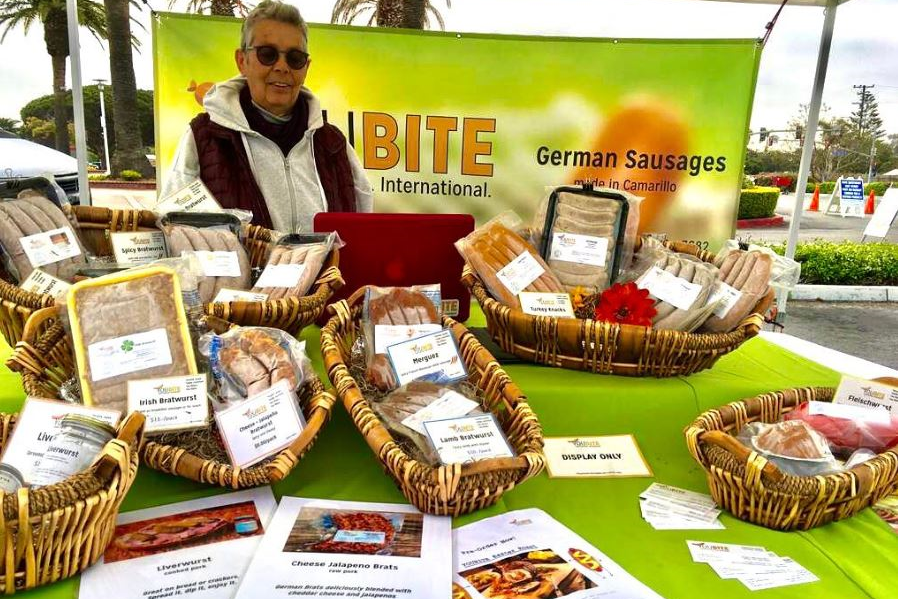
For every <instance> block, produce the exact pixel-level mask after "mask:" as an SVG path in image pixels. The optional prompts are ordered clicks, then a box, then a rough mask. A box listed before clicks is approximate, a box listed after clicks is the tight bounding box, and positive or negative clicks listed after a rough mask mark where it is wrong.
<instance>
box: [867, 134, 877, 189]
mask: <svg viewBox="0 0 898 599" xmlns="http://www.w3.org/2000/svg"><path fill="white" fill-rule="evenodd" d="M875 158H876V136H875V135H874V136H873V141H872V142H870V168H869V169H867V183H873V160H874V159H875Z"/></svg>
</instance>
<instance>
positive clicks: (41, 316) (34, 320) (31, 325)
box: [22, 306, 59, 344]
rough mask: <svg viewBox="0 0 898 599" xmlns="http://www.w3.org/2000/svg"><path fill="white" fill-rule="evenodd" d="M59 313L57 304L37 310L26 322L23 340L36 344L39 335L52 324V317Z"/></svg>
mask: <svg viewBox="0 0 898 599" xmlns="http://www.w3.org/2000/svg"><path fill="white" fill-rule="evenodd" d="M58 313H59V309H58V308H57V307H56V306H50V307H49V308H41V309H40V310H37V311H35V312H34V313H33V314H32V315H31V316H29V317H28V322H26V323H25V328H24V329H23V331H22V341H24V342H26V343H31V344H34V342H35V341H37V339H38V337H40V336H41V335H42V334H43V333H44V331H46V330H47V327H48V326H49V324H50V323H49V322H48V321H49V320H50V319H51V318H56V316H57V315H58Z"/></svg>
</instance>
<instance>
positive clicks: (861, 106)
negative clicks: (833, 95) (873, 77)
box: [853, 85, 876, 133]
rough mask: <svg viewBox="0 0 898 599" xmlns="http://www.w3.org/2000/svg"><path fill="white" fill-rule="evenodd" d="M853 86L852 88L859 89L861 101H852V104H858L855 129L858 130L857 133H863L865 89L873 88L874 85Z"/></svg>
mask: <svg viewBox="0 0 898 599" xmlns="http://www.w3.org/2000/svg"><path fill="white" fill-rule="evenodd" d="M853 87H854V89H859V90H861V101H860V102H854V104H857V105H858V123H857V130H858V133H863V132H864V108H866V107H867V90H868V89H873V88H874V87H876V86H875V85H855V86H853Z"/></svg>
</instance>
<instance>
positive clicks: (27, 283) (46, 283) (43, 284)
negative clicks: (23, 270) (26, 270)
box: [19, 268, 71, 298]
mask: <svg viewBox="0 0 898 599" xmlns="http://www.w3.org/2000/svg"><path fill="white" fill-rule="evenodd" d="M19 287H20V288H22V289H24V290H25V291H30V292H31V293H37V294H39V295H49V296H51V297H53V298H59V297H62V296H63V295H64V294H65V292H66V291H68V290H69V287H71V285H69V284H68V283H66V282H65V281H63V280H61V279H57V278H56V277H54V276H51V275H48V274H47V273H45V272H44V271H42V270H41V269H39V268H35V269H34V270H32V271H31V274H30V275H28V278H27V279H25V280H24V281H22V284H21V285H19Z"/></svg>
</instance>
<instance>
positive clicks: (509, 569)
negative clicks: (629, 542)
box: [452, 509, 661, 599]
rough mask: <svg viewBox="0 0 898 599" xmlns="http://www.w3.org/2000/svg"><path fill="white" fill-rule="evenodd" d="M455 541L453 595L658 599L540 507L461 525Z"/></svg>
mask: <svg viewBox="0 0 898 599" xmlns="http://www.w3.org/2000/svg"><path fill="white" fill-rule="evenodd" d="M453 540H454V542H455V559H454V562H453V565H454V570H455V582H454V583H453V585H452V597H453V599H524V598H528V599H529V598H531V597H566V598H569V599H596V598H598V597H601V598H602V599H661V596H660V595H658V594H657V593H655V592H654V591H653V590H651V589H650V588H648V587H647V586H645V585H644V584H642V583H641V582H639V581H638V580H637V579H636V578H634V577H633V576H631V575H630V574H628V573H627V572H626V571H625V570H624V569H623V568H621V567H620V566H618V565H617V564H616V563H614V562H613V561H611V559H610V558H608V556H606V555H605V554H604V553H602V552H601V551H599V550H598V549H596V548H595V547H593V546H592V545H590V544H589V543H587V542H586V541H585V540H584V539H582V538H581V537H580V536H578V535H577V534H576V533H574V532H573V531H571V530H570V529H568V528H566V527H565V526H563V525H562V524H561V523H560V522H558V521H556V520H554V519H553V518H552V517H551V516H549V515H548V514H547V513H545V512H544V511H542V510H539V509H526V510H518V511H514V512H508V513H506V514H502V515H501V516H493V517H492V518H486V519H484V520H480V521H479V522H475V523H473V524H468V525H467V526H462V527H461V528H458V529H456V530H454V531H453Z"/></svg>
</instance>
